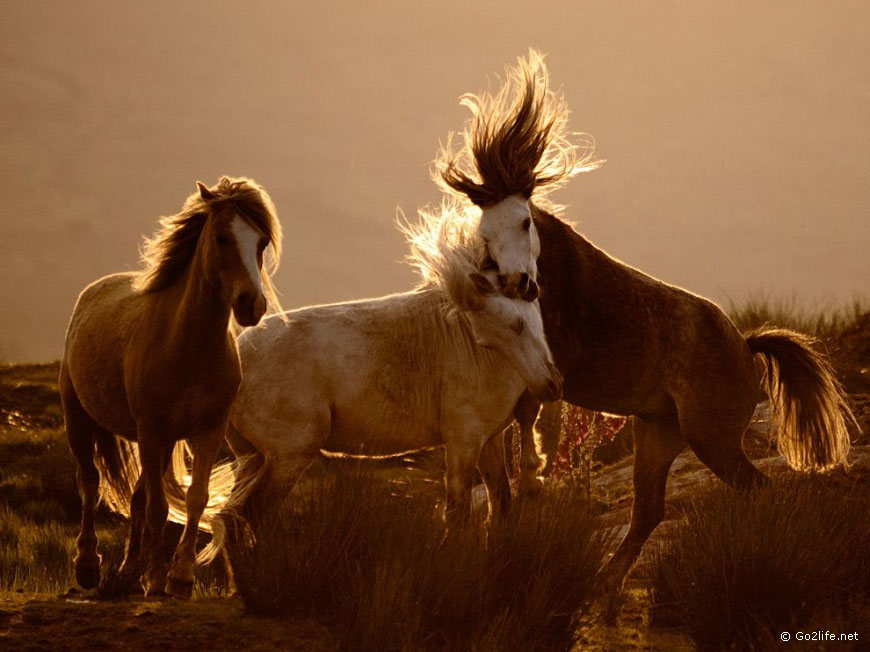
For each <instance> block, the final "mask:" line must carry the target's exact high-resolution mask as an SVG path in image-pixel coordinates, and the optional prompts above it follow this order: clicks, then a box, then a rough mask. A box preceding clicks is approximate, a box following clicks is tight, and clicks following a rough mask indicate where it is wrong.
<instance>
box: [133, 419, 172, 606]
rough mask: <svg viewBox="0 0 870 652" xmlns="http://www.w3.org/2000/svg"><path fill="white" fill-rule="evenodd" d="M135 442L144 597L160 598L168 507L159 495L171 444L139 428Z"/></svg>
mask: <svg viewBox="0 0 870 652" xmlns="http://www.w3.org/2000/svg"><path fill="white" fill-rule="evenodd" d="M138 440H139V460H140V462H141V464H142V476H143V477H144V482H145V494H146V500H145V525H146V528H145V543H146V550H147V554H148V559H147V564H146V568H145V595H146V596H154V595H163V594H164V588H165V587H166V571H167V564H166V552H165V549H164V545H165V544H164V529H165V527H166V517H167V515H168V514H169V504H168V503H167V501H166V496H165V494H164V493H163V474H164V472H165V471H166V467H167V466H169V460H170V457H171V455H172V448H173V446H174V445H175V444H174V442H172V441H169V442H167V441H164V440H162V439H159V438H158V437H157V436H155V435H154V434H153V433H152V432H150V431H145V430H144V429H142V428H140V429H139V433H138ZM131 534H132V532H131Z"/></svg>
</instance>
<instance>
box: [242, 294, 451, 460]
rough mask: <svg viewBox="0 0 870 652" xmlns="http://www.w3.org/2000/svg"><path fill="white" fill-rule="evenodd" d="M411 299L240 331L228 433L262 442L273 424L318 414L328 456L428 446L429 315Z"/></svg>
mask: <svg viewBox="0 0 870 652" xmlns="http://www.w3.org/2000/svg"><path fill="white" fill-rule="evenodd" d="M414 294H415V293H407V294H405V295H393V296H391V297H384V298H382V299H372V300H366V301H355V302H349V303H343V304H333V305H326V306H314V307H310V308H302V309H300V310H294V311H291V312H288V313H286V317H287V320H286V321H284V320H282V319H281V318H280V317H279V316H277V315H276V316H272V317H270V318H267V319H266V320H264V322H263V324H262V325H261V326H260V327H257V328H253V329H250V330H248V331H246V332H245V333H244V334H243V335H242V336H241V337H240V339H239V354H240V356H241V359H242V386H241V390H240V392H239V397H238V400H237V402H236V405H235V406H234V407H233V410H232V415H233V416H232V420H233V423H234V424H235V425H236V427H238V428H239V430H240V431H241V432H242V433H243V435H245V436H246V437H249V433H252V432H254V431H259V432H258V434H257V435H256V437H267V436H268V434H267V433H265V432H264V431H265V430H269V429H271V427H272V425H274V424H279V423H283V424H288V423H291V422H298V421H299V420H304V419H306V418H310V419H314V418H317V419H321V418H322V417H323V414H326V415H327V416H328V420H329V436H330V440H329V446H328V447H329V450H334V451H335V452H346V453H361V452H367V453H370V454H388V453H393V452H400V451H401V450H411V449H413V448H419V447H422V446H429V445H435V444H437V443H438V441H437V432H436V431H437V427H436V426H435V424H434V421H435V417H436V415H437V394H438V391H439V390H438V378H437V371H436V370H435V369H434V366H435V365H437V358H438V351H437V346H436V345H434V344H433V342H432V341H431V333H429V334H428V335H427V333H426V332H424V330H425V329H424V323H423V322H425V321H426V314H428V313H434V312H435V310H434V308H432V307H429V306H427V305H424V304H425V301H421V300H420V299H419V298H418V297H416V296H413V295H414ZM421 313H424V314H421ZM421 320H422V321H421ZM270 424H271V425H270ZM276 436H278V435H277V434H276ZM281 436H283V435H281ZM252 443H254V444H255V445H256V444H257V443H258V442H256V441H255V442H252ZM374 444H376V445H377V446H378V449H377V450H373V449H372V446H373V445H374ZM321 445H324V443H322V444H321ZM362 449H365V450H362Z"/></svg>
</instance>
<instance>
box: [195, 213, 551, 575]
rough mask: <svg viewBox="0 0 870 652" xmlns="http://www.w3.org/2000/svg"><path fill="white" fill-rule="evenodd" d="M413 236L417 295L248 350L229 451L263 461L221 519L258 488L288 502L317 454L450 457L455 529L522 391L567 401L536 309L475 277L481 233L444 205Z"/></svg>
mask: <svg viewBox="0 0 870 652" xmlns="http://www.w3.org/2000/svg"><path fill="white" fill-rule="evenodd" d="M404 228H405V232H406V235H407V236H408V239H409V241H410V244H411V248H412V255H411V256H410V259H411V261H412V262H413V264H415V265H416V266H417V267H418V269H419V270H420V272H421V275H422V277H423V282H422V284H421V285H420V286H419V287H418V288H417V289H415V290H412V291H410V292H405V293H402V294H395V295H390V296H386V297H382V298H378V299H368V300H363V301H352V302H348V303H339V304H332V305H324V306H314V307H310V308H303V309H300V310H295V311H290V312H288V313H285V317H286V318H284V319H282V318H281V316H279V315H274V316H272V317H269V318H267V319H265V320H264V321H263V323H262V325H261V326H260V327H259V328H255V329H250V330H248V331H247V332H245V333H244V334H243V335H242V336H241V337H240V339H239V352H240V356H241V359H242V369H243V381H242V386H241V388H240V391H239V395H238V398H237V399H236V402H235V403H234V405H233V408H232V410H231V416H230V419H231V422H232V425H233V427H234V429H235V432H233V433H232V435H231V437H230V442H231V444H232V445H233V448H234V450H235V451H236V452H237V453H243V452H253V453H254V454H253V455H252V456H250V457H248V458H247V459H246V460H245V462H244V463H243V464H242V465H241V470H240V471H239V474H238V477H237V478H236V480H235V484H234V487H233V489H232V492H231V494H230V495H229V496H228V499H227V502H226V505H225V509H229V510H239V509H240V508H241V506H242V505H243V504H244V503H245V502H246V501H247V498H248V497H249V495H250V494H251V492H252V491H253V490H254V488H255V487H259V489H258V490H257V492H258V493H261V492H266V493H268V494H269V496H270V499H271V500H275V499H276V498H277V499H279V500H280V499H282V498H283V497H285V496H286V495H287V494H288V493H289V492H290V490H291V489H292V488H293V486H294V485H295V483H296V481H297V480H298V478H299V477H300V475H301V474H302V473H303V472H304V471H305V469H306V468H308V466H309V465H310V464H311V462H312V460H314V458H315V457H316V456H317V455H318V452H319V451H320V450H321V449H324V450H327V451H330V452H335V453H344V454H352V455H362V456H384V455H396V454H401V453H404V452H408V451H412V450H419V449H422V448H427V447H433V446H439V445H443V446H444V447H445V450H446V452H445V459H446V467H447V468H446V487H447V508H446V517H447V521H448V525H451V524H453V523H455V522H456V521H460V520H463V519H464V518H465V517H466V516H467V515H468V513H469V512H470V506H471V487H472V482H473V472H474V468H475V465H476V464H477V463H478V457H479V456H480V453H481V450H482V449H483V447H484V444H486V442H487V441H488V440H489V439H490V438H492V437H493V436H496V435H498V433H500V432H501V431H502V429H503V428H504V427H505V426H506V425H507V423H508V422H509V421H510V420H511V419H512V415H513V409H514V406H515V405H516V402H517V400H518V399H519V397H520V396H521V395H522V394H523V392H524V391H525V390H526V388H529V389H530V390H531V392H532V393H533V394H534V395H535V396H537V397H539V398H541V399H544V400H552V399H554V398H556V397H558V396H560V395H561V377H560V375H559V373H558V371H556V368H555V367H554V365H553V362H552V357H551V354H550V350H549V348H548V347H547V343H546V340H545V338H544V331H543V325H542V322H541V314H540V307H539V305H538V302H537V301H532V302H528V301H524V300H521V299H511V298H507V297H505V296H503V295H502V294H501V293H500V292H498V291H497V290H496V288H495V287H494V286H493V284H492V282H491V281H490V280H489V279H488V278H487V277H486V276H484V275H481V274H479V273H478V272H477V270H478V268H479V267H478V266H479V264H480V256H481V252H482V251H483V247H482V246H481V242H480V240H479V237H478V236H477V233H476V220H473V219H470V218H469V216H468V215H467V214H462V213H458V212H457V211H456V210H455V205H454V204H452V203H450V202H447V203H445V204H444V205H443V206H442V212H441V214H439V215H433V214H423V215H422V221H421V225H420V226H418V227H404ZM232 430H233V429H232V428H231V431H232ZM216 473H220V470H217V471H216ZM214 477H215V478H216V476H214ZM484 481H485V482H486V484H487V490H488V492H489V493H490V494H491V495H493V494H494V495H504V494H505V492H504V491H503V490H504V487H498V488H496V487H494V486H493V483H494V482H503V483H506V482H507V477H506V475H505V474H504V473H496V474H492V475H489V476H485V477H484ZM214 489H215V490H220V489H219V488H218V487H215V488H214ZM226 489H227V487H223V490H224V491H225V490H226ZM507 495H508V496H509V495H510V489H509V488H507ZM501 507H502V509H506V508H507V503H506V504H504V505H502V506H501ZM491 508H492V512H493V513H494V514H495V513H497V511H498V510H497V506H491ZM250 509H251V510H254V508H253V506H251V507H250ZM207 511H208V510H207ZM215 511H217V510H210V511H209V513H207V515H206V517H205V518H206V521H207V522H210V523H211V524H212V528H213V530H218V531H216V532H215V537H214V541H215V545H214V546H212V547H211V548H210V549H209V551H208V552H206V553H205V554H204V555H203V557H202V558H203V559H206V558H208V557H209V556H210V555H213V554H214V553H215V552H217V548H218V547H219V545H220V539H221V533H220V532H219V530H220V527H219V526H220V523H219V520H220V519H216V518H214V516H215V514H214V512H215Z"/></svg>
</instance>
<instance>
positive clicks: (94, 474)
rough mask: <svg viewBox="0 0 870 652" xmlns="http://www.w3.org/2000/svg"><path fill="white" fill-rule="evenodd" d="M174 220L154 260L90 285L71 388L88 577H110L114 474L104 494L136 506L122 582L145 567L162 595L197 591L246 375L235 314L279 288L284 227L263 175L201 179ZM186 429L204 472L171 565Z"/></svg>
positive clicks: (80, 314)
mask: <svg viewBox="0 0 870 652" xmlns="http://www.w3.org/2000/svg"><path fill="white" fill-rule="evenodd" d="M161 223H162V227H163V228H162V229H161V230H160V231H159V232H158V233H157V235H156V237H155V238H154V239H152V240H150V241H148V242H146V245H145V249H144V254H143V258H144V262H145V264H146V268H145V270H144V271H143V272H132V273H122V274H112V275H110V276H106V277H105V278H102V279H99V280H98V281H95V282H94V283H92V284H91V285H89V286H88V287H87V288H85V290H84V291H83V292H82V293H81V295H80V296H79V298H78V301H77V302H76V306H75V309H74V310H73V314H72V317H71V319H70V324H69V328H68V330H67V335H66V344H65V347H64V354H63V360H62V361H61V368H60V393H61V399H62V401H63V410H64V420H65V422H66V429H67V436H68V438H69V444H70V448H71V449H72V452H73V454H74V456H75V458H76V462H77V463H78V472H77V478H78V484H79V492H80V494H81V499H82V525H81V533H80V535H79V537H78V539H77V545H78V555H77V556H76V560H75V568H76V579H77V581H78V583H79V584H80V585H81V586H82V587H84V588H91V587H93V586H96V585H97V583H98V582H99V580H100V557H99V555H98V554H97V535H96V532H95V530H94V510H95V508H96V505H97V500H98V489H99V485H100V480H101V479H102V482H103V488H102V489H103V491H102V497H103V498H104V499H105V500H106V501H107V502H108V503H109V504H110V506H112V507H113V508H115V509H118V510H119V511H123V512H125V513H129V515H130V538H129V541H128V544H127V553H126V556H125V558H124V563H123V566H122V567H121V572H120V578H121V579H120V580H119V583H120V585H121V586H122V587H125V588H126V587H128V586H130V585H132V584H133V583H135V581H136V580H138V578H139V576H140V574H141V573H142V571H143V570H144V571H145V573H146V590H147V593H148V594H160V593H163V591H164V589H166V590H167V591H168V592H170V593H171V594H173V595H176V596H179V597H189V596H190V593H191V589H192V587H193V564H194V552H195V550H194V549H195V544H196V534H197V528H198V525H199V519H200V516H201V514H202V512H203V509H204V508H205V507H206V504H207V502H208V483H209V474H210V472H211V468H212V465H213V464H214V461H215V457H216V455H217V452H218V448H219V447H220V445H221V442H222V441H223V439H224V435H225V432H226V426H227V415H228V413H229V409H230V405H231V404H232V402H233V399H235V397H236V393H237V392H238V389H239V382H240V380H241V368H240V365H239V354H238V349H237V347H236V338H235V334H234V333H233V331H232V329H231V326H230V320H231V314H234V315H235V318H236V321H237V322H238V323H239V324H240V325H242V326H252V325H254V324H256V323H257V322H259V321H260V318H261V317H262V316H263V313H264V312H265V311H266V299H267V297H271V298H273V299H274V292H273V291H272V288H271V284H270V282H269V275H268V274H267V273H266V272H265V271H264V270H263V256H264V250H265V249H266V246H267V245H269V244H271V245H272V246H273V249H274V253H275V257H274V261H275V264H277V259H278V256H279V253H280V245H281V229H280V225H279V223H278V220H277V217H276V215H275V210H274V207H273V206H272V202H271V200H270V199H269V197H268V195H267V194H266V192H265V191H264V190H263V189H262V188H261V187H260V186H259V185H257V184H256V183H254V182H252V181H250V180H248V179H230V178H227V177H224V178H223V179H221V181H220V183H219V184H218V185H217V186H215V187H214V188H211V189H209V188H206V187H205V186H203V185H202V184H198V190H197V192H195V193H194V194H193V195H191V196H190V197H188V199H187V201H186V202H185V204H184V208H183V210H182V211H181V212H180V213H179V214H178V215H175V216H172V217H169V218H164V219H163V220H162V222H161ZM184 439H187V440H188V441H189V442H190V448H191V450H192V453H193V471H192V483H191V485H190V488H189V489H188V491H187V495H186V505H185V508H186V524H185V528H184V534H183V535H182V538H181V541H180V543H179V544H178V548H177V549H176V553H175V557H174V559H173V562H172V567H171V568H168V567H167V564H166V558H165V555H164V544H163V530H164V526H165V523H166V517H167V510H168V505H167V500H166V497H165V494H164V486H163V481H164V474H165V473H166V470H167V468H168V466H169V464H170V461H171V457H172V452H173V449H174V448H175V444H176V443H177V442H178V441H181V440H184ZM131 442H136V446H137V447H138V458H139V462H137V460H136V455H135V452H134V444H132V443H131ZM95 453H96V455H95ZM95 462H96V464H95ZM140 463H141V467H142V471H141V473H140V471H139V465H140ZM98 467H99V471H98ZM100 472H102V478H101V477H100V475H101V474H100ZM170 486H172V485H171V484H170ZM176 486H177V485H176ZM128 510H129V512H128ZM146 526H147V527H146ZM143 543H144V547H145V550H146V551H147V555H148V556H147V560H144V561H143V559H142V557H143ZM167 572H168V578H167Z"/></svg>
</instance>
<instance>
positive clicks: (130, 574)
mask: <svg viewBox="0 0 870 652" xmlns="http://www.w3.org/2000/svg"><path fill="white" fill-rule="evenodd" d="M145 499H146V493H145V476H144V475H140V476H139V479H138V480H137V481H136V487H135V489H134V490H133V497H132V498H131V500H130V536H129V538H128V539H127V550H126V551H125V553H124V562H123V563H122V564H121V568H120V570H119V571H118V579H117V580H116V582H117V585H118V586H119V587H120V588H122V589H124V590H132V589H133V588H135V586H136V584H137V582H138V581H139V577H140V576H141V575H142V533H143V531H144V529H145Z"/></svg>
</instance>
